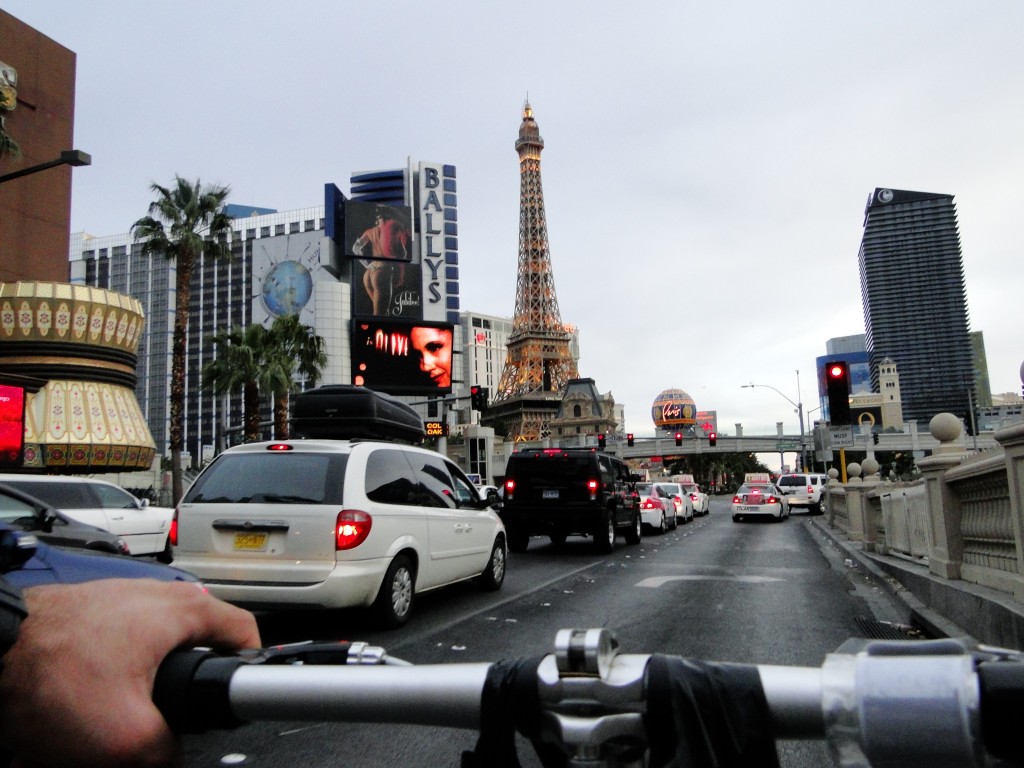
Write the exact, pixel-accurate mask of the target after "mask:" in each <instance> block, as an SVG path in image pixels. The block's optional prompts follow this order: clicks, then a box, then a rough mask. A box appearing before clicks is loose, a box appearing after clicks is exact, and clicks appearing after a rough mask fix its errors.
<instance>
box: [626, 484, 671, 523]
mask: <svg viewBox="0 0 1024 768" xmlns="http://www.w3.org/2000/svg"><path fill="white" fill-rule="evenodd" d="M660 486H661V484H660V483H637V484H636V492H637V493H638V494H640V521H641V522H642V523H643V524H644V525H646V526H648V527H650V528H653V529H654V530H655V531H657V532H658V533H664V532H665V531H667V530H668V529H669V528H675V527H676V525H677V523H676V515H675V509H676V508H675V505H674V504H673V501H672V496H671V495H670V494H669V492H668V491H667V490H665V489H664V488H661V487H660Z"/></svg>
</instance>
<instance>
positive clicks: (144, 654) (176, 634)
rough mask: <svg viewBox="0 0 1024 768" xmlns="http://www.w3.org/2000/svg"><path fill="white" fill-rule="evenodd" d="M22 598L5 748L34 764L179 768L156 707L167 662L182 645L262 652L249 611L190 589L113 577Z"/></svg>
mask: <svg viewBox="0 0 1024 768" xmlns="http://www.w3.org/2000/svg"><path fill="white" fill-rule="evenodd" d="M24 594H25V602H26V603H27V605H28V610H29V615H28V617H27V618H26V619H25V621H24V622H23V623H22V625H21V632H20V633H19V635H18V640H17V642H16V643H15V644H14V646H12V648H11V650H10V651H8V653H7V654H6V655H5V656H4V657H3V668H2V671H0V744H2V745H3V747H4V748H5V749H8V750H10V751H12V752H13V753H14V754H16V755H17V756H18V757H19V758H20V759H21V760H25V761H28V763H27V764H32V765H35V764H41V765H50V766H58V765H60V766H65V765H76V766H86V765H89V766H92V765H96V766H102V765H140V766H141V765H154V766H162V765H175V764H177V763H178V762H179V761H180V760H179V754H178V743H177V739H176V738H175V736H174V734H172V733H171V731H170V729H169V728H168V727H167V724H166V722H165V721H164V719H163V716H162V715H161V714H160V712H159V710H157V708H156V707H155V706H154V704H153V699H152V695H153V680H154V678H155V676H156V671H157V667H159V665H160V662H161V661H163V659H164V657H165V656H167V654H168V653H170V652H171V651H172V650H174V649H176V648H180V647H191V646H212V647H215V648H223V649H240V648H258V647H259V646H260V636H259V630H258V629H257V627H256V620H255V619H254V617H253V616H252V614H251V613H249V612H247V611H243V610H241V609H240V608H235V607H234V606H231V605H229V604H227V603H224V602H222V601H220V600H217V599H216V598H214V597H211V596H210V595H209V594H207V593H206V592H205V591H203V590H202V589H201V588H200V587H199V586H198V585H197V584H194V583H190V582H164V581H156V580H152V579H106V580H102V581H92V582H87V583H84V584H71V585H53V586H42V587H33V588H31V589H27V590H25V593H24ZM15 764H16V765H17V764H18V763H17V762H16V763H15ZM22 764H23V765H24V764H26V763H22Z"/></svg>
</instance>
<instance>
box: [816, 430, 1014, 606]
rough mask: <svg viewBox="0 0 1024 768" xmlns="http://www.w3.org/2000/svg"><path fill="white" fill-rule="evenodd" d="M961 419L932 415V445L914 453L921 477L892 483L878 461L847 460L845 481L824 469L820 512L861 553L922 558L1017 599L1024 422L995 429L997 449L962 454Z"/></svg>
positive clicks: (932, 568)
mask: <svg viewBox="0 0 1024 768" xmlns="http://www.w3.org/2000/svg"><path fill="white" fill-rule="evenodd" d="M961 430H962V426H961V422H960V420H959V419H958V418H957V417H956V416H954V415H952V414H949V413H940V414H938V415H937V416H935V418H933V419H932V421H931V423H930V425H929V431H930V432H931V434H932V436H933V437H935V439H936V440H937V441H938V443H939V446H938V448H937V449H935V450H934V451H933V452H932V454H931V455H930V456H927V457H925V458H922V459H920V460H919V461H918V462H917V467H918V469H919V470H920V477H919V478H917V479H915V480H912V481H909V482H892V481H891V480H889V479H887V478H882V477H880V476H879V475H878V462H876V461H875V460H874V459H872V458H869V459H866V460H865V461H864V463H863V465H858V464H850V465H849V467H848V468H847V476H848V478H849V479H848V481H847V482H846V483H840V482H839V481H838V479H837V478H838V472H837V470H835V469H832V470H830V471H829V476H830V478H831V479H830V481H829V484H828V488H827V491H826V494H827V495H826V507H825V508H826V514H827V520H828V523H829V525H831V526H832V527H834V528H838V529H841V530H842V531H844V532H845V534H846V535H847V537H848V538H849V539H850V540H851V541H860V542H862V544H863V547H864V549H865V550H866V551H873V552H877V553H879V554H884V555H890V556H895V557H902V558H907V559H910V560H914V561H917V562H920V563H923V564H926V565H927V567H928V570H929V572H930V573H932V574H935V575H937V576H940V577H942V578H946V579H963V580H964V581H969V582H972V583H975V584H979V585H982V586H986V587H990V588H993V589H997V590H1000V591H1003V592H1005V593H1007V594H1008V595H1010V596H1012V597H1013V599H1014V600H1016V601H1019V602H1024V423H1022V424H1015V425H1012V426H1010V427H1007V428H1005V429H1002V430H1000V431H998V432H996V433H995V440H996V442H997V443H998V446H999V447H997V448H994V449H990V450H986V451H982V452H980V453H969V452H965V449H964V445H963V441H962V440H961V439H960V433H961Z"/></svg>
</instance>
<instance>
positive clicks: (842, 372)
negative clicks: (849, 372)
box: [828, 363, 846, 379]
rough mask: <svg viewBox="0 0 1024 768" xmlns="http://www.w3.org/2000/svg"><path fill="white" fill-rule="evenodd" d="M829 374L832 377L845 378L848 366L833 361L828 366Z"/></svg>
mask: <svg viewBox="0 0 1024 768" xmlns="http://www.w3.org/2000/svg"><path fill="white" fill-rule="evenodd" d="M828 376H829V378H830V379H845V378H846V366H845V365H843V364H842V363H832V364H831V365H829V367H828Z"/></svg>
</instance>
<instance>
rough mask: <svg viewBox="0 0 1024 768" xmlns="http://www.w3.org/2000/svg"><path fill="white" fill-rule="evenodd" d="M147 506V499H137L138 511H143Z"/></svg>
mask: <svg viewBox="0 0 1024 768" xmlns="http://www.w3.org/2000/svg"><path fill="white" fill-rule="evenodd" d="M148 506H149V499H145V498H143V499H139V509H145V508H146V507H148Z"/></svg>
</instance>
